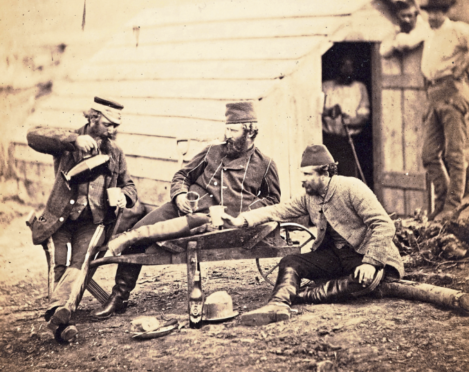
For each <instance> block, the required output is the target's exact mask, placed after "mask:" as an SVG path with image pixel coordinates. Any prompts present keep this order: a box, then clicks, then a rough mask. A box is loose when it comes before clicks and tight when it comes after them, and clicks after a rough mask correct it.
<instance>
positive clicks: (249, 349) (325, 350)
mask: <svg viewBox="0 0 469 372" xmlns="http://www.w3.org/2000/svg"><path fill="white" fill-rule="evenodd" d="M14 209H15V215H16V217H15V218H10V219H8V221H7V223H3V225H0V275H1V278H2V281H1V284H0V313H1V318H0V335H1V336H0V337H1V340H0V371H51V370H54V371H120V370H129V371H130V370H133V371H212V370H213V371H300V370H301V371H304V370H311V371H317V370H321V371H329V370H331V371H334V370H338V371H469V353H468V352H469V341H468V339H469V317H467V316H464V315H463V314H458V313H456V312H453V311H451V310H446V309H441V308H437V307H435V306H433V305H430V304H426V303H417V302H411V301H406V300H401V299H388V298H359V299H357V300H354V301H352V302H349V303H346V304H334V305H308V306H295V309H296V310H297V312H296V313H294V314H293V316H292V319H291V320H290V321H289V322H281V323H276V324H270V325H267V326H263V327H258V328H249V327H244V326H241V325H239V324H238V322H237V320H236V318H235V319H234V320H231V321H227V322H224V323H219V324H206V325H204V326H203V327H202V328H201V329H198V330H193V329H190V328H187V327H183V328H181V329H180V330H178V331H175V332H173V333H171V334H169V335H167V336H165V337H162V338H158V339H151V340H146V341H136V340H133V339H132V331H131V328H130V322H131V320H132V319H134V318H136V317H137V316H139V315H152V316H155V317H157V318H158V319H160V320H163V319H170V318H176V319H178V320H179V323H180V324H185V323H187V320H188V316H187V304H186V278H185V277H186V269H185V266H180V265H174V266H157V267H156V266H155V267H149V266H147V267H145V268H144V269H143V271H142V274H141V276H140V279H139V284H138V286H137V288H136V290H135V291H134V292H133V294H132V297H131V306H130V307H129V308H128V309H127V311H126V313H124V314H120V315H117V316H114V317H112V318H110V319H108V320H106V321H102V322H92V321H91V318H90V316H89V312H90V311H91V310H93V309H95V308H97V307H98V306H99V303H98V302H97V300H96V299H94V298H93V297H91V295H90V294H89V293H86V294H85V297H84V298H83V301H82V303H81V305H80V307H79V310H78V312H77V314H76V323H77V327H78V330H79V334H78V336H77V338H76V339H75V340H74V341H73V342H72V343H70V344H68V345H61V344H57V343H56V342H55V340H54V338H53V336H52V335H51V334H50V333H49V332H48V331H47V330H46V329H45V322H44V320H43V317H42V314H43V312H44V309H45V307H46V300H47V298H46V295H47V294H46V290H47V282H46V260H45V255H44V253H43V251H42V248H41V247H40V246H34V245H32V244H31V240H30V232H29V230H28V228H27V227H26V226H25V224H24V215H25V214H26V213H27V212H28V211H29V208H27V207H25V206H22V205H17V206H15V208H14ZM419 271H420V270H419ZM421 271H423V272H431V271H432V269H431V268H424V269H421ZM114 273H115V266H114V265H109V266H108V267H104V268H100V269H99V270H98V272H97V273H96V275H95V279H96V280H97V281H98V282H99V283H100V284H101V285H102V286H103V287H104V288H105V289H106V290H108V291H110V288H111V286H112V284H113V277H114ZM442 274H447V275H445V276H444V277H445V278H446V280H445V282H444V283H441V284H445V285H447V286H448V287H451V288H454V289H463V290H465V291H466V292H469V275H468V274H469V267H468V266H465V265H459V266H456V267H453V268H451V269H450V270H446V271H444V272H442ZM202 275H203V288H204V290H205V292H206V294H210V293H212V292H214V291H217V290H226V291H227V292H228V293H229V294H230V295H231V296H232V298H233V302H234V307H235V310H236V311H239V312H240V313H242V312H245V311H249V310H252V309H254V308H257V307H259V306H260V305H262V304H264V303H265V302H266V301H267V299H268V296H269V293H270V291H271V286H270V285H269V284H268V283H266V282H265V281H263V280H262V279H259V278H260V275H259V273H258V271H257V268H256V265H255V262H254V261H230V262H218V263H207V264H203V265H202Z"/></svg>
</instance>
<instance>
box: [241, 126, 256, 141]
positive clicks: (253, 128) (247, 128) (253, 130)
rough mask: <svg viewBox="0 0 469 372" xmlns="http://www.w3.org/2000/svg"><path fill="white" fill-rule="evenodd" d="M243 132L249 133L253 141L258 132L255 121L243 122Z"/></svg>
mask: <svg viewBox="0 0 469 372" xmlns="http://www.w3.org/2000/svg"><path fill="white" fill-rule="evenodd" d="M244 133H251V134H252V137H251V139H252V140H253V141H254V140H255V139H256V137H257V134H258V133H259V128H258V127H257V123H244Z"/></svg>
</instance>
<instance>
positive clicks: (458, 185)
mask: <svg viewBox="0 0 469 372" xmlns="http://www.w3.org/2000/svg"><path fill="white" fill-rule="evenodd" d="M466 112H467V103H466V102H465V101H464V100H463V99H462V98H459V99H458V97H455V98H453V99H452V100H450V101H449V102H448V103H445V104H444V105H441V107H439V108H438V114H439V117H440V120H441V122H442V124H443V128H444V136H445V155H444V157H445V161H446V164H447V165H448V171H449V177H450V178H449V185H448V193H447V195H446V199H445V210H448V211H454V210H455V209H456V208H457V207H459V206H460V204H461V200H462V197H463V195H464V191H465V187H466V167H467V163H466V159H465V150H466V144H467V128H466V121H465V115H466Z"/></svg>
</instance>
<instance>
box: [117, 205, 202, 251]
mask: <svg viewBox="0 0 469 372" xmlns="http://www.w3.org/2000/svg"><path fill="white" fill-rule="evenodd" d="M208 222H210V218H209V217H208V216H206V215H204V214H201V213H198V214H193V215H187V216H184V217H178V218H173V219H171V220H167V221H161V222H157V223H155V224H153V225H146V226H140V227H139V228H137V229H134V230H130V231H126V232H124V233H122V234H120V235H118V236H116V237H115V238H114V239H111V240H110V241H109V243H108V249H109V250H110V251H111V253H112V254H113V255H114V256H118V255H119V254H121V253H122V251H123V250H124V249H126V248H127V247H129V246H131V245H139V246H148V245H150V244H152V243H154V242H157V241H162V240H169V239H174V238H181V237H183V236H188V235H190V230H191V229H193V228H196V227H198V226H201V225H203V224H205V223H208Z"/></svg>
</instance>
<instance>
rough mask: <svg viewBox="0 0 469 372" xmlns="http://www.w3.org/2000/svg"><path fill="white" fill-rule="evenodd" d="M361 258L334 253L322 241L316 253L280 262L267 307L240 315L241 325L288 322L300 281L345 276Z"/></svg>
mask: <svg viewBox="0 0 469 372" xmlns="http://www.w3.org/2000/svg"><path fill="white" fill-rule="evenodd" d="M362 258H363V256H362V255H359V254H357V253H355V251H354V250H353V249H351V248H350V249H349V248H343V249H342V250H337V249H335V247H333V244H331V243H330V241H326V242H325V243H324V244H323V245H322V246H321V247H320V248H319V249H318V250H317V251H315V252H310V253H306V254H300V255H291V256H286V257H284V258H283V259H282V260H281V261H280V266H279V275H278V277H277V282H276V284H275V288H274V290H273V292H272V296H271V298H270V301H269V303H268V304H267V305H266V306H263V307H261V308H259V309H257V310H253V311H250V312H248V313H245V314H242V315H241V317H240V322H241V324H243V325H248V326H259V325H265V324H268V323H272V322H278V321H281V320H287V319H289V318H290V310H289V309H290V305H291V304H292V303H296V302H298V301H297V298H298V296H297V295H298V287H299V283H300V279H301V278H309V279H320V278H325V277H326V278H327V277H334V276H337V275H341V274H343V273H349V272H351V271H353V269H354V268H355V267H356V266H358V265H359V264H361V262H362Z"/></svg>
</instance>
